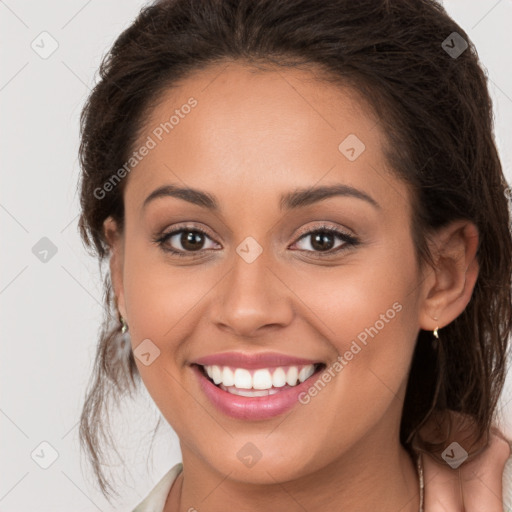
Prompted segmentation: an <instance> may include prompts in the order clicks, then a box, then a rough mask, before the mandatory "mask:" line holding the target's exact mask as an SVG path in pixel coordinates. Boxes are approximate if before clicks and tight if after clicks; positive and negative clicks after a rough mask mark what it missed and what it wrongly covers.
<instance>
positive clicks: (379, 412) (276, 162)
mask: <svg viewBox="0 0 512 512" xmlns="http://www.w3.org/2000/svg"><path fill="white" fill-rule="evenodd" d="M172 116H174V117H172ZM166 123H167V124H166ZM383 141H384V135H383V133H382V131H381V127H380V126H379V125H378V124H377V122H376V120H375V119H374V118H373V117H371V116H369V113H368V111H367V110H366V109H364V108H363V107H362V106H361V104H360V103H358V102H357V100H356V98H355V96H354V95H351V94H350V93H349V91H348V90H346V91H344V90H342V89H340V88H338V87H335V86H334V85H329V84H326V83H323V82H319V81H316V80H315V79H314V76H313V75H312V74H310V73H307V72H306V71H298V70H290V69H286V70H285V69H279V71H272V72H254V71H250V70H248V69H247V68H244V67H242V66H240V65H235V64H230V65H228V66H220V65H219V66H215V67H211V68H209V69H208V70H206V71H202V72H200V73H198V74H196V75H194V76H193V77H190V78H188V79H186V80H184V81H182V82H181V83H180V86H179V87H177V88H175V89H173V90H169V91H168V92H167V93H166V94H165V96H164V98H163V100H162V101H161V102H160V103H159V104H158V106H156V107H155V109H154V111H153V112H152V114H151V116H150V118H148V119H146V121H145V128H144V130H143V131H142V132H141V134H140V137H139V139H138V143H137V144H136V145H135V150H137V151H138V155H139V156H138V157H136V158H137V161H136V162H135V166H134V167H133V169H132V171H131V172H130V174H129V176H128V178H127V180H128V181H127V183H126V189H125V192H124V204H125V230H124V233H123V236H122V244H120V246H119V247H118V254H117V256H116V258H115V261H114V265H115V272H114V273H116V275H117V277H116V276H114V277H113V279H114V285H115V291H116V295H117V297H118V301H119V307H120V311H121V313H122V314H123V316H124V317H125V318H126V319H127V323H128V325H129V329H130V331H129V332H130V335H131V340H132V346H133V349H134V352H135V355H136V358H135V359H136V362H137V366H138V369H139V371H140V374H141V376H142V379H143V381H144V383H145V385H146V387H147V389H148V391H149V393H150V394H151V396H152V398H153V399H154V401H155V402H156V404H157V406H158V407H159V408H160V410H161V411H162V413H163V415H164V416H165V418H166V419H167V421H168V422H169V423H170V425H171V426H172V427H173V429H174V430H175V431H176V432H177V434H178V436H179V438H180V442H181V447H182V452H183V458H184V460H187V461H189V465H191V466H193V465H194V464H195V465H197V467H199V466H200V465H203V466H204V465H207V466H208V467H210V468H213V469H215V470H216V471H219V472H221V473H222V474H224V475H227V474H230V478H232V479H236V480H239V481H247V482H249V481H251V482H259V483H273V482H275V481H286V480H288V479H292V478H296V477H298V476H300V475H305V474H307V473H310V472H311V471H313V470H315V469H317V470H320V469H321V468H326V467H327V466H329V465H330V464H331V463H333V462H335V461H337V460H340V458H344V457H350V458H351V459H352V460H359V461H364V460H365V457H366V456H368V457H370V455H373V453H374V451H375V448H376V447H378V449H379V450H384V451H385V450H387V449H388V447H389V450H390V451H391V450H396V449H397V447H398V443H399V434H398V433H399V425H400V417H401V411H402V405H403V399H404V392H405V387H406V381H407V376H408V369H409V364H410V361H411V357H412V352H413V348H414V343H415V339H416V336H417V334H418V331H419V329H420V328H421V327H422V325H421V321H420V316H421V310H422V307H423V299H424V295H425V289H424V287H423V283H424V279H423V276H422V273H421V272H420V269H419V267H418V266H417V262H416V258H415V252H414V245H413V241H412V237H411V204H410V199H409V194H408V190H407V188H406V186H405V185H404V183H402V182H401V181H399V180H398V179H397V178H396V177H395V176H394V175H393V174H392V173H391V172H390V169H389V168H388V167H387V164H386V161H385V159H384V155H383ZM143 147H146V149H145V150H144V149H142V148H143ZM161 187H169V188H168V189H167V192H165V191H163V190H164V189H161ZM171 187H177V188H192V189H195V190H198V191H201V193H202V194H205V195H207V197H208V198H209V199H208V201H207V200H204V198H203V200H195V201H193V200H192V199H193V198H196V199H197V195H192V194H189V196H188V197H189V199H190V200H186V199H185V195H184V194H181V196H180V197H178V196H176V195H171V194H170V193H169V191H170V190H171ZM324 187H326V190H327V189H329V188H330V187H338V192H339V193H334V192H333V191H332V190H334V189H332V190H331V192H328V193H325V190H324V192H322V193H317V192H315V191H316V190H317V189H321V188H322V189H323V188H324ZM158 189H161V190H160V192H159V193H158V194H155V195H153V197H152V198H150V197H151V195H152V194H153V192H154V191H156V190H158ZM148 198H150V199H148ZM212 203H215V205H216V208H215V209H214V208H213V207H212ZM325 228H327V229H334V230H336V231H337V232H330V231H325ZM179 229H181V230H183V232H182V231H180V232H178V233H177V234H173V235H171V236H168V237H167V239H165V240H163V241H162V237H164V236H165V235H166V234H169V233H171V232H172V231H175V230H179ZM322 229H323V231H322ZM194 230H201V231H204V232H205V233H206V234H204V235H203V234H201V233H195V232H194ZM157 239H160V240H161V243H159V242H156V240H157ZM170 249H174V250H176V251H178V252H180V254H182V256H181V257H180V256H177V255H175V254H172V253H171V252H169V251H170ZM116 269H117V270H116ZM225 353H231V354H232V353H235V354H242V355H259V354H262V353H265V354H270V359H268V360H264V361H262V360H256V361H253V364H252V365H251V364H250V363H249V362H246V361H245V362H244V361H236V360H233V361H229V360H225V361H220V363H221V364H220V367H221V370H220V372H224V370H223V369H222V368H223V367H224V366H227V367H230V368H231V370H232V371H233V372H235V371H236V369H237V368H238V369H241V370H242V371H238V375H237V379H238V378H241V379H242V380H238V381H237V382H238V384H240V386H242V384H241V383H242V381H243V378H244V376H245V377H247V370H249V372H248V374H249V375H250V376H251V378H252V379H253V380H250V381H248V382H251V383H252V386H255V381H256V380H258V382H259V383H260V384H261V383H263V384H261V386H262V387H267V388H268V378H269V376H270V378H276V377H275V371H276V368H277V367H279V366H281V367H283V371H284V375H285V379H290V382H292V383H294V382H295V381H296V378H297V375H296V374H295V373H294V372H295V370H294V369H293V368H291V367H292V366H294V364H293V361H292V360H287V359H286V358H300V359H301V360H305V361H304V363H307V362H310V363H323V365H324V366H322V367H321V369H320V372H319V373H316V374H314V375H312V376H311V377H309V379H307V380H306V381H305V382H304V383H303V384H302V385H301V387H300V389H301V393H300V395H297V394H296V395H294V394H293V393H296V389H295V388H296V387H294V386H290V387H288V384H287V385H286V387H284V389H283V388H280V387H277V388H276V387H275V386H274V389H275V390H277V391H278V392H277V393H275V394H272V395H270V396H267V397H257V398H250V397H243V396H239V395H235V394H232V393H230V392H228V391H223V390H222V389H220V388H218V387H217V386H215V385H214V384H213V383H211V382H210V381H208V380H207V378H206V377H205V376H203V374H202V373H201V370H199V367H198V366H196V364H195V363H196V362H197V361H199V360H201V359H203V358H205V357H207V356H214V355H219V354H225ZM277 356H283V357H284V359H281V360H279V359H277ZM203 362H204V361H203ZM217 362H219V361H217ZM336 362H337V363H336ZM222 363H224V364H222ZM296 366H297V365H296ZM303 366H304V365H302V364H299V365H298V368H297V370H300V369H301V368H302V367H303ZM315 368H316V367H315ZM265 369H267V370H269V371H268V372H267V371H265ZM322 369H323V370H325V371H324V372H323V373H322ZM256 370H262V371H259V372H258V378H257V379H255V373H256ZM214 371H217V370H214ZM280 372H281V371H280V370H279V371H278V374H280V375H281V376H282V373H280ZM228 373H229V372H228ZM228 373H221V374H222V376H223V377H224V378H227V379H229V375H228ZM326 374H329V375H330V379H329V378H328V377H325V375H326ZM307 375H308V373H307V366H306V370H304V371H303V373H302V377H304V376H307ZM326 381H327V382H326ZM265 382H267V384H265ZM273 382H274V383H276V382H277V386H279V377H277V381H273ZM315 383H317V386H316V388H315ZM228 384H229V382H228ZM260 384H258V386H259V385H260ZM281 384H282V381H281ZM204 389H207V390H208V392H205V390H204ZM279 389H280V391H279ZM315 390H316V392H315ZM279 393H287V395H286V397H287V398H282V397H280V395H279ZM283 396H285V395H283ZM290 396H291V397H292V398H290ZM264 403H266V404H267V405H266V406H265V405H262V404H264Z"/></svg>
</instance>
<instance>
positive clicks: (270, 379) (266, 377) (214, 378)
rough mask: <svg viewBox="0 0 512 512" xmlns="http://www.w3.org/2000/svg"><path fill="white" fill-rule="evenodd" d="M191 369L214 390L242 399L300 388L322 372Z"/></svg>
mask: <svg viewBox="0 0 512 512" xmlns="http://www.w3.org/2000/svg"><path fill="white" fill-rule="evenodd" d="M194 366H196V367H197V368H199V370H200V372H201V373H202V374H203V376H204V377H205V378H206V379H207V380H209V381H210V382H211V383H212V384H213V385H215V386H216V387H218V388H220V389H222V390H223V391H227V392H228V393H231V394H234V395H239V396H246V397H259V396H268V395H274V394H276V393H279V392H280V391H283V390H285V389H290V388H293V387H296V386H298V385H300V384H302V383H303V382H305V381H306V380H308V379H311V378H313V377H315V376H316V375H317V374H318V373H320V372H322V371H323V370H324V369H325V368H326V365H325V364H324V363H315V364H308V365H290V366H279V367H272V368H259V369H247V368H234V367H231V366H219V365H204V366H203V365H198V364H194Z"/></svg>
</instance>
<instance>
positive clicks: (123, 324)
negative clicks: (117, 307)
mask: <svg viewBox="0 0 512 512" xmlns="http://www.w3.org/2000/svg"><path fill="white" fill-rule="evenodd" d="M119 320H120V321H121V332H122V333H123V334H124V333H125V332H126V331H127V330H128V324H127V323H126V321H125V319H124V318H123V317H122V316H120V317H119Z"/></svg>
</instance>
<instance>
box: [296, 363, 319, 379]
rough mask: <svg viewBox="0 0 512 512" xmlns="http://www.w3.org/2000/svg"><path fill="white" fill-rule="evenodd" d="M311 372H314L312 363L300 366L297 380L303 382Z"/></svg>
mask: <svg viewBox="0 0 512 512" xmlns="http://www.w3.org/2000/svg"><path fill="white" fill-rule="evenodd" d="M313 373H315V368H314V366H313V365H309V366H304V368H301V370H300V372H299V380H300V381H301V382H304V381H305V380H306V379H309V377H311V375H313Z"/></svg>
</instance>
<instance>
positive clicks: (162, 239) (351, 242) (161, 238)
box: [153, 225, 360, 258]
mask: <svg viewBox="0 0 512 512" xmlns="http://www.w3.org/2000/svg"><path fill="white" fill-rule="evenodd" d="M182 232H190V233H194V232H197V233H201V234H203V235H205V236H207V237H208V238H210V236H209V235H208V233H207V232H206V231H204V230H203V229H201V228H198V227H187V226H185V227H180V228H178V229H175V230H174V231H171V232H169V233H164V234H159V235H157V236H156V237H155V238H154V239H153V242H154V243H156V244H157V245H158V246H159V247H161V249H162V250H163V251H165V252H168V253H171V254H173V255H175V256H178V257H180V258H183V257H185V258H189V257H192V258H193V257H194V254H193V253H194V252H196V251H178V250H176V249H172V248H169V247H165V243H166V242H167V240H169V239H170V238H172V237H173V236H174V235H176V234H178V233H182ZM324 232H327V233H332V234H335V235H337V236H338V238H340V239H341V240H342V241H343V242H345V243H344V244H343V245H340V246H339V247H338V248H336V249H330V250H329V251H324V252H322V251H308V250H304V249H299V250H300V251H301V252H308V253H310V252H313V253H315V254H317V255H318V256H319V257H320V258H327V257H329V256H333V255H334V254H338V253H340V252H342V251H344V250H347V249H348V248H349V247H355V246H357V245H359V243H360V242H359V239H357V238H356V237H354V236H352V235H349V234H347V233H345V232H343V231H341V230H339V229H338V228H335V227H333V226H328V225H322V226H318V227H315V228H314V229H311V230H309V231H305V232H304V233H301V234H300V235H299V237H298V238H297V240H296V242H298V241H299V240H301V239H302V238H306V237H307V236H310V235H314V234H317V233H324ZM296 242H294V243H296ZM203 250H208V249H201V251H203ZM201 251H197V252H198V253H199V252H201Z"/></svg>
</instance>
